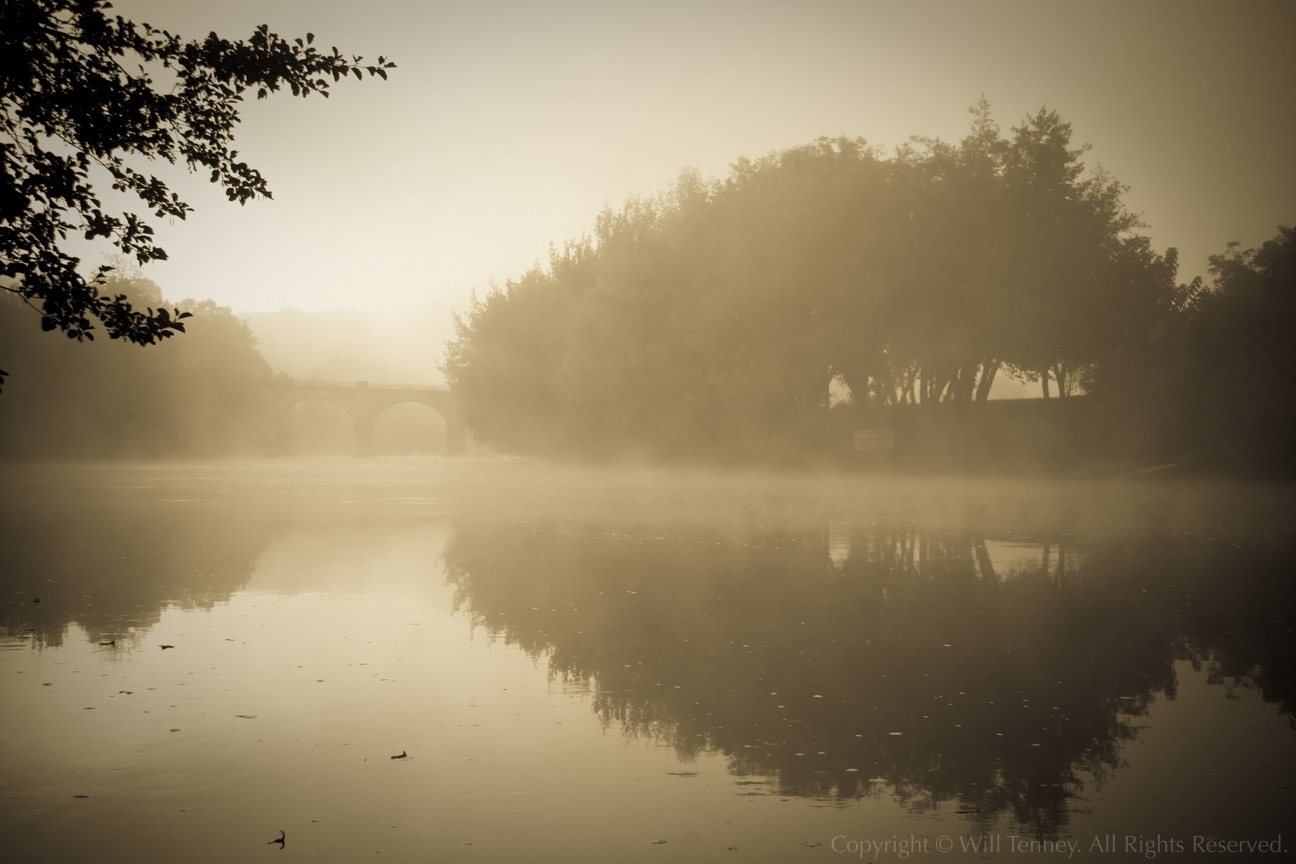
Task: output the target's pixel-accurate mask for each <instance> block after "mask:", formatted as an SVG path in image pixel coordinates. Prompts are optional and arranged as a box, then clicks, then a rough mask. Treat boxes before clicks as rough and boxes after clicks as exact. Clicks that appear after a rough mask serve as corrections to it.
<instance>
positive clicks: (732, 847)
mask: <svg viewBox="0 0 1296 864" xmlns="http://www.w3.org/2000/svg"><path fill="white" fill-rule="evenodd" d="M737 849H738V847H737V846H726V847H725V851H726V852H734V851H737Z"/></svg>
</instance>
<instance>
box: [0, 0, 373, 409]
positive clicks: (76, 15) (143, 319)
mask: <svg viewBox="0 0 1296 864" xmlns="http://www.w3.org/2000/svg"><path fill="white" fill-rule="evenodd" d="M110 8H111V4H110V3H107V2H104V0H0V288H3V289H4V290H5V291H8V292H10V293H12V294H15V295H17V296H18V297H19V298H21V299H22V300H23V301H24V302H26V303H27V304H28V305H29V306H31V307H33V308H34V309H36V310H37V311H38V312H39V313H40V315H41V318H40V321H41V327H42V328H43V329H45V330H47V331H50V330H61V331H63V332H64V333H65V334H66V335H67V336H68V337H69V338H72V339H77V340H83V339H93V338H94V336H93V333H92V332H91V331H92V330H94V329H95V326H96V325H95V323H94V321H95V320H97V321H99V322H100V323H102V325H103V329H104V330H105V332H107V334H108V336H109V337H110V338H113V339H125V340H129V341H131V342H134V343H137V344H140V345H148V344H153V343H155V342H157V341H158V340H160V339H163V338H166V337H168V336H170V335H172V333H173V332H175V331H183V330H184V324H183V323H182V322H181V321H180V319H181V318H184V317H186V314H185V313H182V312H179V311H178V310H168V309H165V308H157V309H154V308H151V307H146V308H145V309H143V310H141V309H138V308H135V307H134V306H133V305H132V304H131V303H130V301H129V299H128V298H127V297H125V296H124V295H120V294H112V293H111V292H108V291H106V290H105V288H106V283H105V274H106V273H107V272H108V270H109V269H110V268H108V267H106V266H105V267H100V268H98V270H97V272H96V273H94V274H92V275H89V276H87V275H86V274H84V273H83V272H82V271H81V270H80V269H79V266H80V263H81V262H80V261H79V259H77V258H76V257H74V256H72V255H70V254H69V253H68V252H67V251H65V249H64V244H65V242H66V240H67V238H68V236H69V235H80V236H83V237H85V238H86V239H88V240H94V239H95V238H98V237H105V238H109V239H110V240H111V242H112V243H113V244H114V245H115V246H116V247H117V248H118V249H120V250H121V252H122V253H123V254H125V255H127V256H130V257H132V258H134V259H136V260H137V261H139V262H140V263H141V264H144V263H148V262H149V261H153V260H160V259H165V258H166V252H165V251H164V250H162V249H161V248H159V247H158V246H156V245H155V244H154V242H153V229H152V228H151V227H150V226H149V224H148V222H147V221H146V219H144V218H141V217H140V216H139V215H137V214H135V213H121V214H113V213H110V212H105V207H104V205H103V203H102V202H101V200H100V198H99V194H98V193H97V192H96V190H95V188H94V186H93V184H92V179H94V177H93V175H94V174H95V173H96V172H99V173H100V174H101V175H102V176H104V177H105V178H106V179H107V181H108V182H109V183H110V184H111V186H112V188H113V189H115V190H118V191H120V192H125V193H128V194H133V195H135V196H136V197H138V199H139V201H140V202H141V203H142V204H143V206H144V207H145V208H146V209H147V210H148V211H149V212H151V213H152V215H153V216H155V217H158V218H163V217H173V218H178V219H184V218H185V216H186V214H187V213H188V212H189V211H190V209H191V208H190V207H189V205H187V204H185V203H184V202H183V201H181V200H180V198H179V197H178V196H177V195H176V194H175V193H174V192H171V191H170V190H169V189H168V188H167V185H166V184H165V183H164V182H163V181H161V180H159V179H158V178H157V177H154V176H151V175H147V174H144V173H141V172H140V171H138V170H137V169H136V168H134V167H132V164H131V163H132V160H133V161H134V162H135V164H138V158H139V157H142V158H143V159H145V160H162V161H166V162H168V163H172V164H174V163H177V162H183V163H184V164H185V165H186V166H187V167H188V168H189V169H190V170H191V171H197V172H202V173H209V174H210V177H211V181H212V182H213V183H219V184H221V185H222V186H223V187H224V188H225V191H226V194H227V195H228V197H229V199H230V200H231V201H237V202H239V203H240V204H243V203H246V202H247V201H249V200H252V199H254V198H256V197H266V198H269V197H270V190H269V188H268V187H267V185H266V181H265V178H263V177H262V176H261V174H260V172H258V171H257V170H256V169H255V168H253V167H251V166H249V165H248V164H247V163H246V162H244V161H242V160H241V159H240V158H239V154H238V151H236V150H234V149H232V144H233V134H234V129H235V126H236V125H237V124H238V122H239V114H238V110H237V108H238V104H239V103H240V102H242V101H243V98H244V95H245V94H247V93H249V92H252V91H255V93H256V98H258V99H264V98H265V97H266V96H267V95H269V94H270V93H272V92H274V91H277V90H281V89H287V90H290V91H291V92H292V94H293V95H294V96H302V97H305V96H308V95H310V94H311V93H319V94H320V95H322V96H326V97H327V96H328V95H329V94H328V88H329V85H330V84H332V83H335V82H337V81H339V80H340V79H342V78H344V77H346V76H347V75H349V74H353V75H355V77H356V78H362V77H363V76H364V73H366V72H367V73H368V74H369V75H371V76H372V75H377V76H379V77H381V78H386V77H387V72H386V70H387V69H390V68H392V67H393V66H394V65H395V64H393V63H391V62H389V61H388V60H387V59H386V58H383V57H379V58H378V61H377V62H376V63H375V64H372V65H368V64H365V63H364V62H363V60H362V58H360V57H356V56H352V57H349V58H348V57H346V56H343V55H342V53H341V52H339V51H338V49H337V48H332V49H331V50H329V51H321V50H319V49H317V48H316V47H315V46H314V45H313V42H314V38H315V37H314V35H313V34H310V33H307V34H306V36H305V38H299V39H293V40H291V41H290V40H287V39H283V38H280V37H279V36H277V35H276V34H274V33H271V32H270V31H269V28H267V27H266V26H265V25H262V26H260V27H258V28H257V29H256V31H255V32H254V33H253V34H252V36H251V37H250V38H249V39H248V40H247V41H245V42H232V41H229V40H227V39H223V38H221V37H220V36H217V35H216V34H215V33H212V34H210V35H208V36H207V37H206V38H205V39H202V40H186V39H183V38H182V37H180V36H177V35H175V34H172V33H169V32H167V31H165V30H158V29H156V28H154V27H151V26H150V25H148V24H136V23H134V22H132V21H128V20H126V19H124V18H122V17H121V16H115V17H110V15H109V14H108V10H109V9H110ZM155 75H156V76H158V80H155V78H154V76H155ZM3 380H4V373H3V372H0V384H2V383H3Z"/></svg>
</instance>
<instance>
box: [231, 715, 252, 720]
mask: <svg viewBox="0 0 1296 864" xmlns="http://www.w3.org/2000/svg"><path fill="white" fill-rule="evenodd" d="M234 716H235V717H237V718H239V719H240V720H255V719H256V716H257V715H255V714H235V715H234Z"/></svg>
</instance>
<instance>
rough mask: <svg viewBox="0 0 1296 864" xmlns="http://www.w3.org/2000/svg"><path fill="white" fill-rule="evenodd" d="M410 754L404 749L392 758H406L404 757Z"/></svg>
mask: <svg viewBox="0 0 1296 864" xmlns="http://www.w3.org/2000/svg"><path fill="white" fill-rule="evenodd" d="M408 755H409V754H408V753H406V752H405V751H404V750H402V751H401V752H400V753H399V755H396V756H393V757H391V758H393V759H404V758H405V757H407V756H408Z"/></svg>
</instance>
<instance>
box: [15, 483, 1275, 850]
mask: <svg viewBox="0 0 1296 864" xmlns="http://www.w3.org/2000/svg"><path fill="white" fill-rule="evenodd" d="M1294 503H1296V495H1294V494H1293V492H1292V490H1290V489H1287V488H1282V487H1275V486H1266V485H1251V486H1244V485H1228V486H1221V485H1217V484H1209V483H1206V482H1201V481H1189V480H1179V481H1111V480H1101V479H1048V480H1038V479H1034V480H1028V479H1013V478H1000V479H995V478H977V477H966V478H903V477H868V476H862V475H854V476H827V475H798V474H785V475H777V476H765V475H757V474H742V473H724V474H718V473H709V472H702V471H677V472H653V471H647V470H643V471H639V470H630V469H589V468H586V469H575V468H566V469H558V468H549V467H545V466H540V465H535V464H532V463H528V462H524V461H511V460H481V461H471V460H463V461H453V460H438V459H410V460H401V459H388V460H367V461H366V460H350V461H347V460H344V461H338V462H324V461H302V462H293V461H267V462H260V463H203V464H154V465H131V466H75V467H74V466H64V467H45V468H29V467H7V468H3V469H0V624H2V625H3V626H2V627H0V636H2V637H3V638H0V705H3V721H2V725H0V800H2V801H3V809H2V811H0V848H3V849H4V851H5V858H6V860H13V861H28V862H33V861H79V860H84V861H89V860H94V861H97V862H117V861H123V862H124V861H141V860H144V861H148V860H156V861H187V862H229V861H242V860H251V859H252V858H253V857H254V856H267V860H269V859H270V858H273V859H274V860H287V858H289V857H293V858H302V859H309V860H311V861H324V862H332V861H337V862H353V861H360V860H384V861H478V862H486V861H492V862H493V861H510V862H512V861H553V862H584V861H591V862H593V861H610V860H616V861H663V862H665V861H671V862H674V861H686V862H688V861H713V860H718V859H723V860H726V861H728V860H732V861H744V860H745V861H802V860H805V861H811V860H837V859H839V858H842V857H843V856H844V857H846V858H849V859H851V860H868V861H902V860H930V859H932V858H935V859H937V860H956V861H962V860H967V861H973V860H1000V859H1002V860H1014V861H1033V860H1057V858H1058V857H1059V855H1061V856H1062V857H1064V858H1076V859H1078V858H1088V859H1089V860H1102V861H1116V860H1125V859H1128V860H1150V859H1153V858H1156V859H1158V860H1163V861H1165V860H1169V861H1177V860H1197V859H1200V860H1222V858H1224V857H1227V854H1226V853H1228V852H1230V851H1231V852H1233V853H1237V852H1239V851H1241V852H1242V853H1249V854H1253V855H1256V856H1258V857H1262V858H1263V857H1267V858H1272V859H1275V860H1276V859H1279V858H1282V857H1283V856H1282V853H1284V852H1285V853H1288V854H1289V852H1290V849H1291V846H1292V844H1293V843H1296V837H1294V836H1293V831H1292V829H1293V828H1294V827H1296V825H1294V824H1293V815H1294V814H1296V792H1294V791H1293V788H1292V783H1293V777H1294V776H1296V731H1293V727H1294V723H1296V721H1294V720H1293V717H1294V716H1296V677H1294V675H1293V666H1294V665H1296V644H1294V643H1296V634H1294V631H1293V619H1292V610H1293V609H1296V603H1293V594H1294V593H1296V591H1294V589H1293V584H1292V578H1293V574H1294V573H1296V570H1294V569H1293V563H1294V562H1296V534H1294V529H1296V520H1294V519H1293V514H1294V513H1296V510H1294V509H1293V505H1294ZM281 832H282V838H283V839H282V842H276V841H277V840H278V839H279V838H280V836H281ZM1279 835H1282V836H1281V839H1279ZM1230 843H1231V844H1234V845H1233V846H1232V847H1229V846H1226V845H1224V844H1230ZM1275 843H1276V844H1280V845H1279V846H1278V847H1276V848H1277V849H1280V850H1281V852H1273V853H1272V854H1271V852H1270V847H1269V846H1266V845H1264V844H1275ZM1239 844H1240V845H1239ZM378 855H380V856H381V857H376V856H378Z"/></svg>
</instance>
